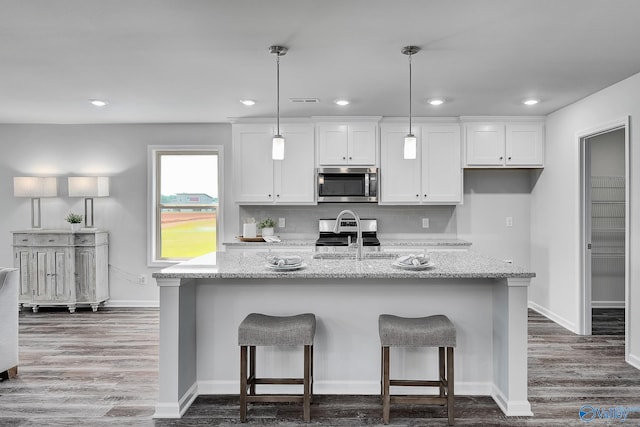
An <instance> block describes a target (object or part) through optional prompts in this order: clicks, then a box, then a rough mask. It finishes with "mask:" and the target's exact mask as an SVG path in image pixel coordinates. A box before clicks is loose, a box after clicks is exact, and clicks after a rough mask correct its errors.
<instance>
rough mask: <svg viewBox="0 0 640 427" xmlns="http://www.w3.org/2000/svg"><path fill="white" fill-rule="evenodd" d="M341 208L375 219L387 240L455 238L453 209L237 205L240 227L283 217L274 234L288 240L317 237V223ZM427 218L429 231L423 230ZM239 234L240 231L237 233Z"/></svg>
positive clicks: (379, 231)
mask: <svg viewBox="0 0 640 427" xmlns="http://www.w3.org/2000/svg"><path fill="white" fill-rule="evenodd" d="M343 209H352V210H354V211H355V212H356V213H357V214H358V215H359V216H360V218H375V219H377V220H378V235H379V236H381V237H388V238H394V237H398V238H414V239H419V238H456V237H457V229H456V228H457V226H456V224H457V221H456V207H455V206H380V205H376V204H367V203H360V204H353V203H322V204H319V205H317V206H240V210H239V215H240V218H239V219H240V227H242V223H243V222H244V219H245V218H254V219H255V220H256V222H259V221H261V220H263V219H265V218H272V219H273V220H275V221H276V224H277V223H278V218H285V221H286V227H285V228H283V229H281V228H276V230H275V231H276V233H277V234H278V235H280V236H284V237H289V238H316V237H317V235H318V220H319V219H325V218H335V217H336V216H338V213H339V212H340V211H341V210H343ZM422 218H429V228H422ZM239 233H241V231H239Z"/></svg>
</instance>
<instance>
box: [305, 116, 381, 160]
mask: <svg viewBox="0 0 640 427" xmlns="http://www.w3.org/2000/svg"><path fill="white" fill-rule="evenodd" d="M377 130H378V124H377V122H375V123H318V125H317V132H318V166H345V165H347V166H375V165H376V164H377V162H376V158H377V156H376V152H377V150H376V147H377V140H378V138H377V134H378V132H377Z"/></svg>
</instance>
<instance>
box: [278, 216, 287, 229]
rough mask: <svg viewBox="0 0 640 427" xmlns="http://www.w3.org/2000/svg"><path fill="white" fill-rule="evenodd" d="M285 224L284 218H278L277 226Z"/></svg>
mask: <svg viewBox="0 0 640 427" xmlns="http://www.w3.org/2000/svg"><path fill="white" fill-rule="evenodd" d="M285 224H286V223H285V221H284V218H278V228H284V227H285Z"/></svg>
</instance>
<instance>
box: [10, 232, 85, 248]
mask: <svg viewBox="0 0 640 427" xmlns="http://www.w3.org/2000/svg"><path fill="white" fill-rule="evenodd" d="M71 244H73V236H72V235H71V234H46V233H42V234H40V233H29V234H27V233H14V235H13V245H14V246H69V245H71Z"/></svg>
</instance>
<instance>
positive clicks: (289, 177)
mask: <svg viewBox="0 0 640 427" xmlns="http://www.w3.org/2000/svg"><path fill="white" fill-rule="evenodd" d="M281 131H282V136H284V139H285V143H284V144H285V156H284V160H276V161H274V163H275V177H274V190H275V201H276V203H296V204H301V203H306V204H313V203H315V168H314V165H315V162H314V157H313V153H314V132H313V125H287V126H283V127H281Z"/></svg>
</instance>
